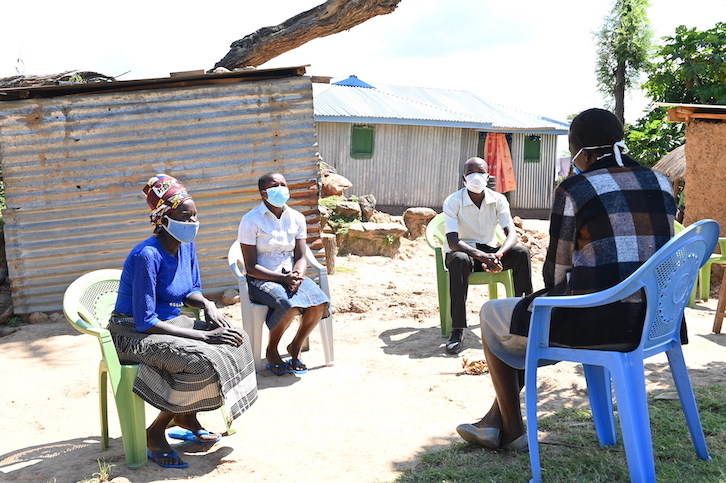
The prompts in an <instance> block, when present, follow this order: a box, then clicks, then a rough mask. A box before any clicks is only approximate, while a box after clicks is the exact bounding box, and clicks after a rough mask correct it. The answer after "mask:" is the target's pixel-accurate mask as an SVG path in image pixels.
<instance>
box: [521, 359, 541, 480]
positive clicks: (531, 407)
mask: <svg viewBox="0 0 726 483" xmlns="http://www.w3.org/2000/svg"><path fill="white" fill-rule="evenodd" d="M524 377H525V383H524V387H525V390H524V402H525V410H526V414H527V441H528V443H529V461H530V465H531V467H532V479H531V480H529V481H530V483H540V482H541V481H542V468H541V467H540V461H539V443H538V441H537V436H538V433H537V363H536V362H535V364H534V366H533V367H530V366H527V370H526V371H525V373H524Z"/></svg>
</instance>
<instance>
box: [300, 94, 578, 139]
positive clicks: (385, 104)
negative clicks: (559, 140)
mask: <svg viewBox="0 0 726 483" xmlns="http://www.w3.org/2000/svg"><path fill="white" fill-rule="evenodd" d="M313 92H314V109H315V120H316V121H322V122H368V123H376V124H406V125H417V126H440V127H462V128H471V129H476V130H478V131H489V132H501V131H504V132H526V133H532V134H567V130H568V129H569V124H568V123H566V122H562V121H556V120H554V119H549V118H546V117H543V116H537V115H533V114H527V113H524V112H520V111H517V110H515V109H510V108H507V107H504V106H500V105H497V104H493V103H490V102H487V101H485V100H483V99H482V98H480V97H479V96H477V95H476V94H474V93H473V92H469V91H460V90H448V89H435V88H429V87H408V86H392V85H376V86H373V88H372V89H371V88H361V87H355V86H346V85H336V84H333V85H329V86H328V85H325V86H321V85H319V84H314V85H313Z"/></svg>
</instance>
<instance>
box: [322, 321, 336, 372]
mask: <svg viewBox="0 0 726 483" xmlns="http://www.w3.org/2000/svg"><path fill="white" fill-rule="evenodd" d="M318 325H319V326H320V339H321V341H322V343H323V354H324V355H325V365H326V366H332V365H334V364H335V357H334V354H333V318H332V317H326V318H324V319H323V320H321V321H320V324H318Z"/></svg>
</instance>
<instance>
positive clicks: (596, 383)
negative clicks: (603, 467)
mask: <svg viewBox="0 0 726 483" xmlns="http://www.w3.org/2000/svg"><path fill="white" fill-rule="evenodd" d="M583 369H584V371H585V381H587V393H588V395H589V397H590V407H591V408H592V418H593V420H594V421H595V431H596V432H597V438H598V440H599V441H600V446H601V447H602V446H613V445H614V444H615V443H616V442H617V431H616V429H615V416H614V414H613V395H612V387H611V384H610V371H608V370H607V369H606V368H605V367H603V366H593V365H589V364H583Z"/></svg>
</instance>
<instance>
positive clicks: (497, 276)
mask: <svg viewBox="0 0 726 483" xmlns="http://www.w3.org/2000/svg"><path fill="white" fill-rule="evenodd" d="M497 236H498V237H499V239H500V241H503V240H504V234H503V233H498V234H497ZM426 242H428V244H429V246H430V247H431V248H432V249H433V250H434V252H435V255H436V287H437V291H438V295H439V318H440V320H441V336H442V337H449V334H450V333H451V298H450V296H449V270H448V269H447V268H446V264H445V263H444V253H443V246H444V244H445V243H446V233H444V214H443V213H439V214H438V215H436V216H435V217H434V218H433V219H432V220H431V221H430V222H429V224H428V225H427V226H426ZM499 283H501V284H502V285H503V286H504V291H505V292H506V294H507V297H514V279H513V278H512V271H511V270H502V271H501V272H499V273H487V272H473V273H472V274H471V276H470V277H469V284H470V285H487V286H488V289H489V298H490V299H496V298H498V296H499V290H498V285H497V284H499Z"/></svg>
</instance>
